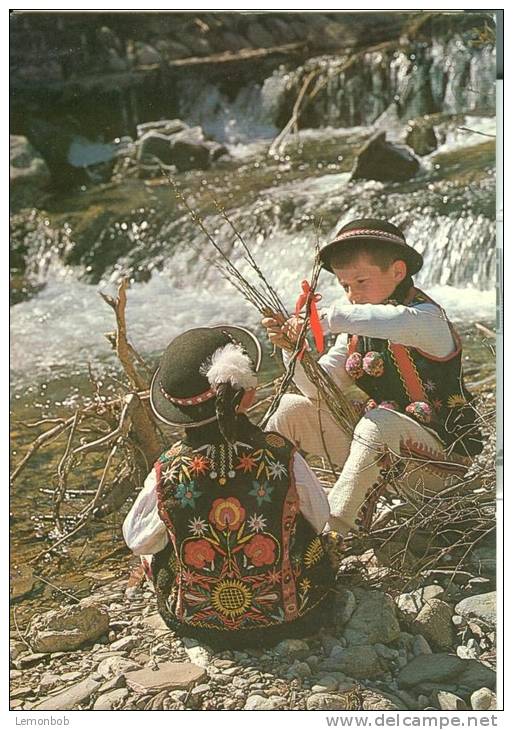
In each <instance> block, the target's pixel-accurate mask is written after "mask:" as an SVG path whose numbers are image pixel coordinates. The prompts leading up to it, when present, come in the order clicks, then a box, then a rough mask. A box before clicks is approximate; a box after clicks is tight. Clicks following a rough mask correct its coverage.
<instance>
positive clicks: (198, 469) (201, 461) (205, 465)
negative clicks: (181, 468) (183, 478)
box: [189, 455, 210, 474]
mask: <svg viewBox="0 0 513 730" xmlns="http://www.w3.org/2000/svg"><path fill="white" fill-rule="evenodd" d="M189 468H190V470H191V471H192V472H194V474H206V473H207V471H208V470H209V469H210V462H209V460H208V459H207V458H206V457H205V456H201V455H196V456H193V457H192V459H191V463H190V464H189Z"/></svg>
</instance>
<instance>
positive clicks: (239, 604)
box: [211, 579, 251, 618]
mask: <svg viewBox="0 0 513 730" xmlns="http://www.w3.org/2000/svg"><path fill="white" fill-rule="evenodd" d="M211 601H212V606H213V607H214V609H215V610H216V611H217V612H218V613H220V614H222V615H223V616H228V617H229V618H236V617H237V616H240V615H241V614H242V613H244V611H246V610H247V609H248V608H249V607H250V606H251V591H250V589H249V588H248V586H247V585H246V584H245V583H243V582H242V581H241V580H226V579H225V580H222V581H221V582H220V583H218V584H217V585H216V586H214V588H213V590H212V595H211Z"/></svg>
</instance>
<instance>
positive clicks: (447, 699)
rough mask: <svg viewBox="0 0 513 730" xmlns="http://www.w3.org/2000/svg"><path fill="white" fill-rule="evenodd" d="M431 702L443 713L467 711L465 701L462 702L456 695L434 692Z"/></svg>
mask: <svg viewBox="0 0 513 730" xmlns="http://www.w3.org/2000/svg"><path fill="white" fill-rule="evenodd" d="M432 702H433V703H434V704H438V706H439V707H440V709H441V710H444V711H445V712H450V711H454V710H466V709H468V708H467V705H466V703H465V700H462V699H461V697H458V695H455V694H452V692H443V691H438V692H435V693H434V697H433V698H432Z"/></svg>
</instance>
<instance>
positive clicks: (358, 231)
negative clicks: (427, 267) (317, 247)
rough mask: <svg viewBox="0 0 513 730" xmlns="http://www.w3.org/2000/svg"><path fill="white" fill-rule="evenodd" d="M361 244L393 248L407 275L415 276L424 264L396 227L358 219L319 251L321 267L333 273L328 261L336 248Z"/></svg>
mask: <svg viewBox="0 0 513 730" xmlns="http://www.w3.org/2000/svg"><path fill="white" fill-rule="evenodd" d="M363 242H365V243H373V244H378V245H379V244H389V245H390V244H391V245H393V246H395V247H396V248H397V252H398V256H399V258H401V259H402V260H403V261H404V262H405V263H406V265H407V267H408V273H409V274H416V273H417V271H420V269H421V268H422V264H423V263H424V259H423V258H422V256H421V254H420V253H419V252H418V251H416V250H415V249H414V248H413V247H412V246H410V245H409V244H408V243H406V239H405V237H404V233H403V232H402V231H401V230H400V229H399V228H397V226H394V225H393V224H392V223H389V222H388V221H382V220H377V219H376V218H358V219H357V220H354V221H351V222H350V223H346V225H345V226H342V228H341V229H340V230H339V231H338V232H337V235H336V236H335V238H334V240H333V241H330V243H327V244H326V245H325V246H324V247H323V248H322V249H321V252H320V257H321V262H322V267H323V268H324V269H326V270H327V271H330V272H331V273H333V269H332V268H331V263H330V259H331V256H332V254H333V252H334V250H335V248H336V247H338V246H354V245H355V244H358V243H363Z"/></svg>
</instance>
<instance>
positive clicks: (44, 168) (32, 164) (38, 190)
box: [9, 135, 50, 598]
mask: <svg viewBox="0 0 513 730" xmlns="http://www.w3.org/2000/svg"><path fill="white" fill-rule="evenodd" d="M9 163H10V165H9V170H10V172H9V178H10V192H11V196H12V198H13V200H12V201H11V204H12V203H13V202H15V203H16V204H17V206H18V207H21V206H23V205H24V204H27V205H31V206H33V205H35V204H36V202H37V198H38V197H39V198H41V195H42V194H44V192H45V190H46V188H47V186H48V184H49V182H50V171H49V169H48V165H47V164H46V162H45V160H44V159H43V157H41V155H40V154H39V153H38V152H37V151H36V149H35V148H34V147H33V146H32V145H31V144H30V142H29V141H28V139H27V138H26V137H22V136H21V135H10V136H9ZM20 567H21V566H20ZM26 568H27V569H28V570H30V571H31V568H29V566H26ZM22 570H23V568H22ZM27 572H28V571H27ZM11 598H13V596H12V595H11Z"/></svg>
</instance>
